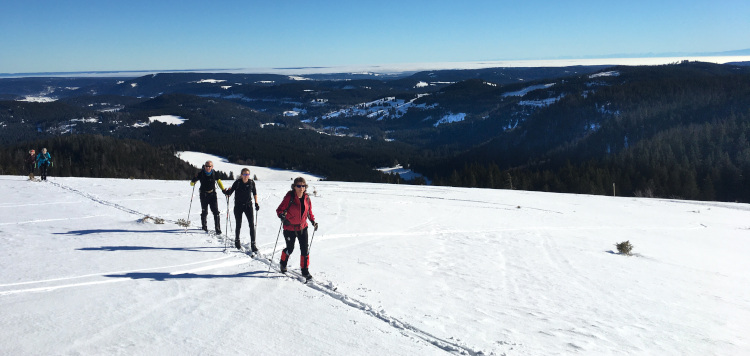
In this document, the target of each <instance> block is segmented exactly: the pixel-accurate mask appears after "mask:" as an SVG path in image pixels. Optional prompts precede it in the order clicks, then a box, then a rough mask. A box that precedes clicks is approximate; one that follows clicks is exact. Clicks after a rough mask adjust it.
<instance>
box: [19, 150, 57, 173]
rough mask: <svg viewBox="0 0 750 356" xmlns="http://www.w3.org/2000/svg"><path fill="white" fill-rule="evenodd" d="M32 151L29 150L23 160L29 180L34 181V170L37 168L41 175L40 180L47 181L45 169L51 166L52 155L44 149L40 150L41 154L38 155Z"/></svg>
mask: <svg viewBox="0 0 750 356" xmlns="http://www.w3.org/2000/svg"><path fill="white" fill-rule="evenodd" d="M35 153H36V151H34V150H33V149H31V150H29V155H28V156H26V158H25V159H24V163H25V164H26V170H27V171H28V173H29V180H33V179H34V169H35V168H37V167H39V173H41V175H42V176H41V180H47V169H48V168H49V167H51V166H52V155H50V154H49V152H47V149H46V148H42V152H40V153H39V154H38V155H36V154H35Z"/></svg>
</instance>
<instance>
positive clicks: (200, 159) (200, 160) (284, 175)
mask: <svg viewBox="0 0 750 356" xmlns="http://www.w3.org/2000/svg"><path fill="white" fill-rule="evenodd" d="M177 157H179V158H180V159H182V160H183V161H185V162H187V163H190V164H191V165H193V166H194V167H196V173H197V172H198V170H200V168H201V167H203V164H204V163H206V161H211V162H213V164H214V169H216V170H218V171H221V172H224V173H226V174H229V173H230V172H231V173H233V175H234V177H235V178H239V177H240V172H241V171H242V169H243V168H247V169H249V170H250V174H251V177H254V178H256V179H257V180H260V181H266V180H273V181H283V180H293V179H294V178H297V177H304V178H305V180H306V181H308V182H312V181H318V180H320V178H321V177H319V176H316V175H312V174H309V173H305V172H299V171H290V170H283V169H276V168H267V167H258V166H250V165H242V164H236V163H232V162H229V161H228V160H227V159H226V158H224V157H219V156H216V155H212V154H208V153H201V152H192V151H181V152H177Z"/></svg>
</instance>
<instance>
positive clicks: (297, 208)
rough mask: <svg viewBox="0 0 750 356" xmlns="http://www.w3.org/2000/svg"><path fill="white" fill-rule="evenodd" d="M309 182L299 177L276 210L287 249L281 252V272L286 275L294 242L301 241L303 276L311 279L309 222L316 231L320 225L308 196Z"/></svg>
mask: <svg viewBox="0 0 750 356" xmlns="http://www.w3.org/2000/svg"><path fill="white" fill-rule="evenodd" d="M306 191H307V182H305V178H302V177H298V178H296V179H295V180H294V183H292V190H291V191H289V192H288V193H286V196H285V197H284V199H283V200H282V201H281V204H279V207H278V208H276V215H277V216H278V217H279V218H280V219H281V221H282V223H283V224H284V240H286V248H285V249H283V250H282V251H281V261H280V262H279V266H280V267H281V272H282V273H286V263H287V261H288V260H289V256H290V255H291V254H292V252H293V251H294V240H295V239H298V240H299V249H300V267H301V268H302V275H303V276H304V277H305V278H307V279H311V278H312V276H311V275H310V271H308V268H309V267H310V252H309V251H308V249H307V248H308V244H307V220H308V219H310V222H312V226H313V228H315V231H317V230H318V223H316V222H315V215H313V212H312V204H311V203H310V197H309V196H308V195H307V192H306Z"/></svg>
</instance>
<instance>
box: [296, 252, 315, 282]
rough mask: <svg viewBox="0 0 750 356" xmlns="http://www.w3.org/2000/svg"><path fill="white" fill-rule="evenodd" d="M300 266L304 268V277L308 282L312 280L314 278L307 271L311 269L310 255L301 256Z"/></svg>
mask: <svg viewBox="0 0 750 356" xmlns="http://www.w3.org/2000/svg"><path fill="white" fill-rule="evenodd" d="M299 264H300V267H301V268H302V276H303V277H305V279H306V280H308V281H309V280H311V279H312V276H311V275H310V271H308V270H307V268H308V267H310V255H303V256H299Z"/></svg>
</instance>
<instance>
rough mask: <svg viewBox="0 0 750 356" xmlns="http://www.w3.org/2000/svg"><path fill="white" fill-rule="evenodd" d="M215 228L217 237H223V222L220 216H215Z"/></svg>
mask: <svg viewBox="0 0 750 356" xmlns="http://www.w3.org/2000/svg"><path fill="white" fill-rule="evenodd" d="M214 226H215V227H216V235H221V220H220V219H219V216H218V215H214Z"/></svg>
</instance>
